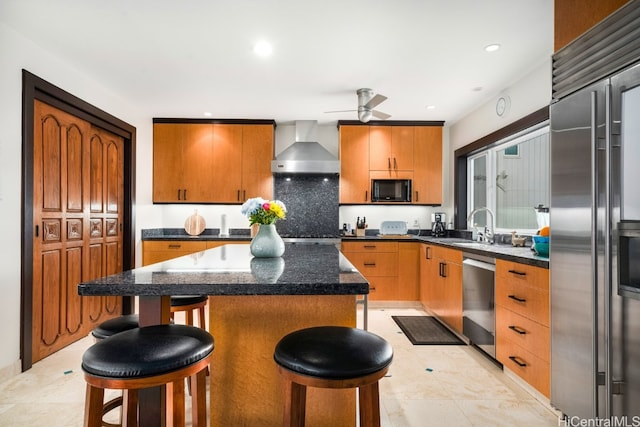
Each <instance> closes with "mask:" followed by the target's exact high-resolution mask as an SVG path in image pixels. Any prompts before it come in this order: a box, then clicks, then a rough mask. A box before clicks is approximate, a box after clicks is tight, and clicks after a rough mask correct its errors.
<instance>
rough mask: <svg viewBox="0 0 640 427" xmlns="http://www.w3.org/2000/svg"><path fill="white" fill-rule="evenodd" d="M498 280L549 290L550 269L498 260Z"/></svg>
mask: <svg viewBox="0 0 640 427" xmlns="http://www.w3.org/2000/svg"><path fill="white" fill-rule="evenodd" d="M496 281H509V282H512V283H514V284H518V283H522V284H526V285H529V286H532V287H534V288H538V289H540V290H543V291H547V292H548V291H549V270H548V269H546V268H541V267H534V266H532V265H525V264H520V263H518V262H513V261H505V260H502V259H497V260H496Z"/></svg>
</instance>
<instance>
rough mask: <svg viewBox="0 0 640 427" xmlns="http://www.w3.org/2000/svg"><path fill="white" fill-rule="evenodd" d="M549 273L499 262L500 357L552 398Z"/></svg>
mask: <svg viewBox="0 0 640 427" xmlns="http://www.w3.org/2000/svg"><path fill="white" fill-rule="evenodd" d="M549 341H550V335H549V270H547V269H544V268H540V267H533V266H529V265H524V264H520V263H516V262H510V261H504V260H500V259H498V260H496V358H497V359H498V361H500V362H501V363H502V364H503V365H504V366H505V367H506V368H508V369H510V370H511V371H513V372H515V373H516V374H517V375H518V376H520V377H521V378H522V379H523V380H525V381H526V382H528V383H529V384H531V385H532V386H533V387H534V388H535V389H537V390H538V391H539V392H541V393H542V394H544V395H545V396H547V397H549V381H550V377H549Z"/></svg>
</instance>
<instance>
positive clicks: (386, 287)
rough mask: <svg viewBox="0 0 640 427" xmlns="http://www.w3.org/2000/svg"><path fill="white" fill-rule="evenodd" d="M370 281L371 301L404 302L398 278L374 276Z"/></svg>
mask: <svg viewBox="0 0 640 427" xmlns="http://www.w3.org/2000/svg"><path fill="white" fill-rule="evenodd" d="M367 280H368V281H369V301H397V300H404V299H405V298H403V297H402V295H401V294H402V292H400V289H399V288H398V280H397V278H396V277H381V276H374V277H370V278H367Z"/></svg>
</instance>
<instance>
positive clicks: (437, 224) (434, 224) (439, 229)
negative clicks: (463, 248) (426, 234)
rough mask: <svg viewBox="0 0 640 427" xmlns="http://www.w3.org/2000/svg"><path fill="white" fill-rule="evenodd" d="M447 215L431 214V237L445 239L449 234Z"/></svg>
mask: <svg viewBox="0 0 640 427" xmlns="http://www.w3.org/2000/svg"><path fill="white" fill-rule="evenodd" d="M446 222H447V215H446V214H444V213H442V212H436V213H433V214H431V235H432V236H433V237H444V236H445V234H446V233H447V231H446V226H445V224H446Z"/></svg>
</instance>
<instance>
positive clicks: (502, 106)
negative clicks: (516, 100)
mask: <svg viewBox="0 0 640 427" xmlns="http://www.w3.org/2000/svg"><path fill="white" fill-rule="evenodd" d="M510 105H511V100H510V99H509V97H508V96H501V97H500V98H498V100H497V101H496V114H497V115H498V116H500V117H502V116H504V115H505V114H506V113H507V111H509V106H510Z"/></svg>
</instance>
